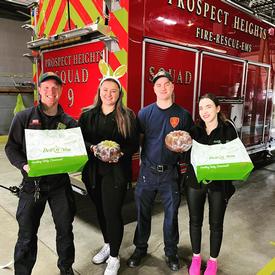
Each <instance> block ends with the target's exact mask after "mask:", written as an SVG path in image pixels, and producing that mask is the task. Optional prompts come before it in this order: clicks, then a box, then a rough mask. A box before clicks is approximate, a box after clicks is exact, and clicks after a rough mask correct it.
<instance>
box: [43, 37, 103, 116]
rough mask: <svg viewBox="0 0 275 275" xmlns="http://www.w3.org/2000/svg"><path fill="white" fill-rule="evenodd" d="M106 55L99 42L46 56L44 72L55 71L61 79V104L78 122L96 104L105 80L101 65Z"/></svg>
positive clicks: (49, 53)
mask: <svg viewBox="0 0 275 275" xmlns="http://www.w3.org/2000/svg"><path fill="white" fill-rule="evenodd" d="M104 51H105V45H104V43H103V42H95V43H88V44H82V45H77V46H73V47H68V48H63V49H57V50H51V51H47V52H44V53H42V54H43V72H47V71H54V72H55V73H57V74H58V75H59V76H60V77H61V79H62V81H63V83H64V85H63V92H62V96H61V99H60V103H61V105H62V107H63V108H64V111H65V112H66V113H68V114H70V115H71V116H73V117H74V118H78V117H79V115H80V113H81V109H82V108H83V107H84V106H89V105H91V104H92V103H93V99H94V96H95V94H96V92H97V87H98V84H99V80H100V78H102V75H101V74H100V71H99V69H98V62H99V60H100V59H102V57H103V52H104Z"/></svg>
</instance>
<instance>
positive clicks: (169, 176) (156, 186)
mask: <svg viewBox="0 0 275 275" xmlns="http://www.w3.org/2000/svg"><path fill="white" fill-rule="evenodd" d="M157 193H159V195H160V198H161V201H162V204H163V207H164V222H163V234H164V251H165V255H166V256H171V255H175V254H177V245H178V242H179V229H178V208H179V204H180V192H179V186H178V172H177V169H176V167H174V168H172V169H168V170H166V171H164V172H157V171H154V170H152V169H151V168H150V167H145V166H144V165H142V166H141V168H140V174H139V179H138V182H137V186H136V189H135V201H136V207H137V227H136V231H135V237H134V244H135V246H136V249H137V250H138V251H139V252H141V253H146V252H147V247H148V239H149V237H150V234H151V218H152V206H153V203H154V200H155V197H156V195H157Z"/></svg>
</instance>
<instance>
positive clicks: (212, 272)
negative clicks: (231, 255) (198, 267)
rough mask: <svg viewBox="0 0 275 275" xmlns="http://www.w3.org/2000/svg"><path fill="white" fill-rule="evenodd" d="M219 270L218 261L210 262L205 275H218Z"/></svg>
mask: <svg viewBox="0 0 275 275" xmlns="http://www.w3.org/2000/svg"><path fill="white" fill-rule="evenodd" d="M217 270H218V263H217V261H213V260H210V259H209V260H208V261H207V267H206V269H205V271H204V275H216V274H217Z"/></svg>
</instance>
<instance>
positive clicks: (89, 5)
mask: <svg viewBox="0 0 275 275" xmlns="http://www.w3.org/2000/svg"><path fill="white" fill-rule="evenodd" d="M80 2H81V4H82V5H83V7H84V8H85V10H86V12H87V13H88V14H89V15H90V17H91V18H92V21H93V22H95V21H96V19H97V17H100V18H101V19H102V15H101V14H100V12H99V11H98V9H97V8H96V6H95V4H94V3H93V2H92V1H91V0H80Z"/></svg>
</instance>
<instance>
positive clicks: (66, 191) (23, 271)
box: [14, 183, 75, 275]
mask: <svg viewBox="0 0 275 275" xmlns="http://www.w3.org/2000/svg"><path fill="white" fill-rule="evenodd" d="M44 187H45V186H44ZM47 202H48V203H49V206H50V209H51V212H52V216H53V220H54V224H55V229H56V249H57V254H58V263H57V265H58V267H59V268H60V269H61V270H63V269H67V268H70V267H71V266H72V264H73V262H74V257H75V249H74V243H73V232H72V223H73V220H74V215H75V201H74V195H73V191H72V188H71V186H70V184H69V183H68V184H66V185H65V186H61V187H59V188H57V189H52V185H51V184H49V188H48V191H41V192H40V198H39V199H38V200H37V201H36V202H35V200H34V194H33V192H26V191H24V190H22V191H21V192H20V197H19V203H18V208H17V213H16V218H17V221H18V225H19V232H18V239H17V243H16V246H15V251H14V269H15V275H29V274H31V272H32V269H33V266H34V264H35V261H36V255H37V231H38V228H39V225H40V219H41V217H42V214H43V212H44V210H45V206H46V203H47ZM45 260H46V261H47V259H45Z"/></svg>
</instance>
